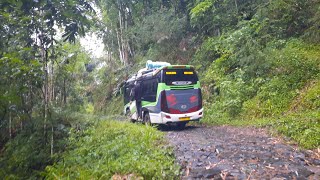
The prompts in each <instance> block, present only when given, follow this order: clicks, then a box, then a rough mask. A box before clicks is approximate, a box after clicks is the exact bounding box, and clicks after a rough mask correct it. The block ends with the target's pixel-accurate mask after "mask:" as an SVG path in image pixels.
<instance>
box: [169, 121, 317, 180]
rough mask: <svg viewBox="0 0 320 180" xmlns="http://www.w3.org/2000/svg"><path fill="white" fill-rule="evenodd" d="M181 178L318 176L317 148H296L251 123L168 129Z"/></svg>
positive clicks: (289, 177) (277, 178)
mask: <svg viewBox="0 0 320 180" xmlns="http://www.w3.org/2000/svg"><path fill="white" fill-rule="evenodd" d="M166 136H167V139H168V140H169V142H170V144H171V145H172V146H173V147H174V148H175V155H176V158H177V162H178V163H179V164H180V165H181V166H182V173H183V174H182V179H273V180H282V179H320V159H319V152H315V151H303V150H297V149H296V148H295V147H294V146H291V145H287V144H285V143H283V142H282V141H281V139H279V138H275V137H271V136H270V135H268V133H267V132H266V130H264V129H259V128H253V127H231V126H217V127H203V126H188V127H186V129H184V130H182V131H177V130H168V131H167V134H166Z"/></svg>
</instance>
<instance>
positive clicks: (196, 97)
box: [124, 64, 203, 127]
mask: <svg viewBox="0 0 320 180" xmlns="http://www.w3.org/2000/svg"><path fill="white" fill-rule="evenodd" d="M137 83H140V86H139V87H140V88H139V89H138V90H139V91H140V92H141V111H142V113H141V116H142V118H138V113H137V108H136V102H135V100H134V97H133V93H132V92H133V90H134V87H135V84H137ZM124 104H125V106H124V113H125V114H126V115H127V116H129V118H130V119H131V121H133V122H135V121H142V122H143V123H146V124H149V125H151V124H168V125H171V124H172V125H173V124H175V125H177V126H179V127H185V125H186V124H187V123H188V122H190V121H199V120H200V119H201V118H202V117H203V107H202V94H201V88H200V82H199V79H198V76H197V74H196V72H195V69H194V67H193V66H191V65H168V64H166V65H165V66H160V67H158V68H156V69H148V68H144V69H143V70H141V71H139V73H138V74H137V75H136V76H133V77H131V78H130V79H129V80H127V81H126V82H125V84H124Z"/></svg>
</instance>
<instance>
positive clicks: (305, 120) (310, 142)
mask: <svg viewBox="0 0 320 180" xmlns="http://www.w3.org/2000/svg"><path fill="white" fill-rule="evenodd" d="M274 128H275V129H276V130H277V131H278V132H279V133H281V134H284V135H285V136H287V137H290V138H291V139H292V140H294V141H295V142H298V143H299V144H300V145H302V146H303V147H304V148H309V149H312V148H319V147H320V113H319V111H317V112H304V113H298V114H292V115H288V116H285V117H282V118H280V119H279V120H278V121H276V124H275V125H274Z"/></svg>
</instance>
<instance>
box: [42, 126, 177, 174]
mask: <svg viewBox="0 0 320 180" xmlns="http://www.w3.org/2000/svg"><path fill="white" fill-rule="evenodd" d="M179 173H180V172H179V167H178V166H177V165H175V163H174V156H173V151H172V149H171V148H169V147H168V146H167V144H166V142H165V140H164V138H163V134H162V133H161V132H159V131H157V130H156V129H154V128H152V127H145V126H141V125H136V124H131V123H125V122H118V121H112V120H102V121H100V122H99V123H97V124H96V125H95V126H92V127H91V128H88V129H87V130H86V131H85V132H82V133H81V132H76V131H74V132H73V133H72V134H71V136H70V145H69V149H68V150H67V151H66V152H65V153H64V155H63V156H62V159H61V160H60V161H59V162H58V163H56V164H54V165H53V166H48V167H47V168H46V173H45V175H46V178H48V179H110V178H111V177H112V176H120V177H121V175H123V176H131V175H133V177H134V178H144V179H151V178H155V179H175V178H177V177H179Z"/></svg>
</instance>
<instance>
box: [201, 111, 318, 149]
mask: <svg viewBox="0 0 320 180" xmlns="http://www.w3.org/2000/svg"><path fill="white" fill-rule="evenodd" d="M202 122H203V123H205V124H209V125H231V126H238V127H245V126H255V127H263V128H269V129H270V130H272V131H273V132H277V133H278V134H279V135H283V136H286V137H288V138H290V139H291V140H292V141H293V142H295V143H297V144H299V145H300V146H301V147H302V148H305V149H316V148H319V147H320V112H318V111H305V112H295V113H290V114H286V115H281V116H275V117H267V118H252V119H246V118H239V117H238V118H233V119H231V118H228V117H220V118H217V117H213V116H210V115H206V116H205V118H204V119H203V121H202Z"/></svg>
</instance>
